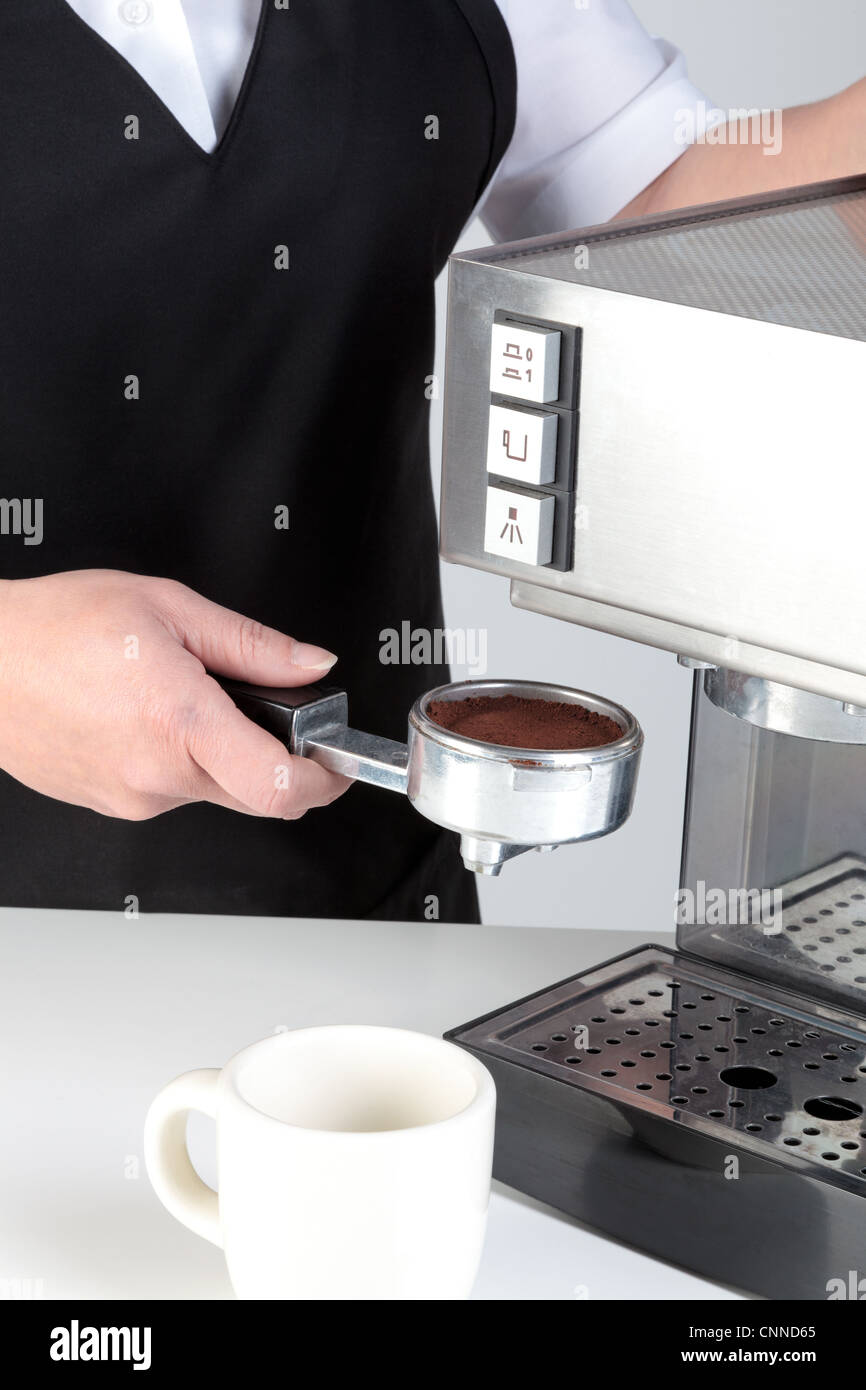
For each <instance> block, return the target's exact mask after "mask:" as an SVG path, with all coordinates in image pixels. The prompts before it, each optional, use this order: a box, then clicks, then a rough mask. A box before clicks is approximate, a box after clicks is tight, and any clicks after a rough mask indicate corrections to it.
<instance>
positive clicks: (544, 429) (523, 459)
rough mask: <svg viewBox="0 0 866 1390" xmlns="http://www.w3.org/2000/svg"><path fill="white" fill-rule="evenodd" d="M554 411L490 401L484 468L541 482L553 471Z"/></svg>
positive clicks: (548, 480) (548, 479) (517, 479)
mask: <svg viewBox="0 0 866 1390" xmlns="http://www.w3.org/2000/svg"><path fill="white" fill-rule="evenodd" d="M558 426H559V420H558V419H557V417H556V416H555V415H549V414H542V412H541V411H537V410H523V409H521V407H520V406H507V405H492V406H491V407H490V428H489V430H488V434H487V472H488V473H498V474H499V475H500V477H502V478H513V479H514V480H515V482H518V483H529V485H530V486H536V487H538V486H541V487H543V486H544V484H545V483H552V482H553V479H554V477H555V475H556V431H557V428H558Z"/></svg>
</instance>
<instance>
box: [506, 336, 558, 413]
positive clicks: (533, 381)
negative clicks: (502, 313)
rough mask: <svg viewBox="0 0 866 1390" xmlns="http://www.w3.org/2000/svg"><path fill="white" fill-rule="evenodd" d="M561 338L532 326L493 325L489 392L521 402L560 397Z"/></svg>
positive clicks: (550, 399)
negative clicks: (511, 397) (512, 397)
mask: <svg viewBox="0 0 866 1390" xmlns="http://www.w3.org/2000/svg"><path fill="white" fill-rule="evenodd" d="M561 342H562V334H561V333H557V332H556V330H555V329H553V328H536V327H534V326H533V325H532V324H530V323H521V324H518V323H494V325H493V342H492V350H491V354H490V389H491V391H496V392H497V393H498V394H499V395H500V396H516V397H518V399H520V400H522V401H536V402H538V403H543V402H544V401H555V400H557V399H558V397H559V349H560V344H561Z"/></svg>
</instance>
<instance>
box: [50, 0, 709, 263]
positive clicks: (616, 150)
mask: <svg viewBox="0 0 866 1390" xmlns="http://www.w3.org/2000/svg"><path fill="white" fill-rule="evenodd" d="M67 3H68V4H69V5H71V7H72V9H73V10H75V12H76V13H77V14H78V15H79V17H80V18H81V19H82V20H84V22H85V23H86V24H89V25H90V27H91V28H92V29H95V30H96V32H97V33H98V34H100V35H101V36H102V38H104V39H105V40H106V41H107V42H108V43H110V44H111V45H112V46H113V47H114V48H115V49H117V51H118V52H119V53H120V54H121V56H122V57H124V58H125V59H126V60H127V62H129V63H130V65H131V66H132V67H133V68H135V69H136V71H137V72H138V73H139V74H140V76H141V77H143V78H144V80H145V82H147V83H148V85H149V86H150V87H151V88H152V89H153V91H154V92H155V93H156V94H157V96H158V97H159V98H160V99H161V100H162V102H163V103H164V104H165V105H166V106H167V107H168V108H169V110H170V111H171V112H172V114H173V115H174V116H175V117H176V118H177V120H178V121H179V123H180V124H181V125H182V126H183V127H184V129H185V130H186V131H187V132H188V134H189V135H190V136H191V137H192V139H193V140H195V141H196V142H197V143H198V144H199V145H201V146H202V148H203V149H205V150H208V151H210V150H213V148H214V146H215V145H216V144H217V141H218V139H219V136H220V134H221V133H222V131H223V130H224V129H225V127H226V125H227V123H228V119H229V116H230V114H231V111H232V107H233V106H234V103H235V101H236V99H237V96H238V92H239V91H240V87H241V83H242V81H243V75H244V71H245V69H246V65H247V62H248V61H249V56H250V51H251V49H252V46H253V41H254V38H255V32H256V28H257V25H258V20H259V15H260V12H261V5H262V3H265V4H271V3H272V0H67ZM443 3H447V0H443ZM496 3H497V4H498V5H499V8H500V10H501V12H502V15H503V17H504V19H505V22H506V24H507V25H508V28H509V31H510V34H511V41H512V44H513V47H514V53H515V58H516V61H517V80H518V100H517V125H516V129H515V132H514V138H513V139H512V142H511V145H510V147H509V149H508V151H507V153H506V155H505V158H504V159H503V161H502V163H501V164H500V166H499V169H498V170H497V172H496V175H495V177H494V179H493V180H492V182H491V184H490V187H489V189H488V191H487V194H486V197H485V199H484V202H483V204H482V207H481V209H480V211H481V215H482V217H483V218H484V220H485V222H486V224H487V226H488V228H489V229H490V232H491V234H492V235H493V236H494V237H496V238H497V239H499V240H512V239H517V238H519V237H525V236H536V235H538V234H540V233H542V232H549V231H559V230H562V229H564V228H570V227H577V226H582V225H583V226H586V225H589V224H591V223H594V222H604V221H607V219H608V218H610V217H612V216H613V215H614V214H615V213H617V212H619V211H620V209H621V208H623V207H624V206H625V204H626V203H628V202H630V201H631V199H632V198H633V197H635V196H636V194H638V193H640V192H641V190H642V189H644V188H646V186H647V184H649V183H651V182H652V180H653V179H655V178H656V177H657V176H658V175H659V174H660V173H662V171H663V170H664V169H666V168H667V167H668V166H669V165H670V164H672V163H673V161H674V160H675V159H676V158H677V157H678V156H679V155H680V154H682V152H683V146H682V144H681V143H678V141H677V138H676V134H677V127H678V125H679V126H681V124H682V121H681V116H680V117H678V114H677V113H681V112H682V110H683V109H685V108H688V109H689V110H690V111H691V112H692V113H693V115H695V116H698V115H699V114H700V112H701V111H705V110H706V109H707V107H708V105H709V103H707V102H706V99H705V98H704V97H703V95H702V93H701V92H699V91H698V89H697V88H696V87H694V86H693V84H692V83H691V82H690V81H689V79H688V75H687V73H686V66H685V62H684V60H683V57H682V54H681V53H680V52H679V51H678V50H677V49H676V48H674V47H673V46H672V45H671V44H668V43H666V42H665V41H664V40H662V39H656V38H653V37H652V36H651V35H649V34H648V33H647V32H646V30H645V29H644V28H643V26H642V25H641V24H640V22H639V20H638V19H637V17H636V15H635V14H634V12H633V11H632V10H631V9H630V7H629V5H628V4H627V3H626V0H496ZM584 5H585V8H584ZM695 133H696V135H697V134H700V133H701V127H700V125H699V124H698V125H697V126H696V130H695Z"/></svg>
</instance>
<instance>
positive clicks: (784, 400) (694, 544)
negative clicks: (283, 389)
mask: <svg viewBox="0 0 866 1390" xmlns="http://www.w3.org/2000/svg"><path fill="white" fill-rule="evenodd" d="M864 388H866V178H855V179H849V180H845V181H837V182H834V183H828V184H820V185H812V186H809V187H805V188H801V189H794V190H789V191H787V192H784V193H780V194H776V195H772V196H767V197H761V198H757V199H749V200H744V201H743V200H741V201H736V202H729V203H722V204H715V205H710V206H707V207H703V208H695V209H689V210H686V211H683V212H679V213H675V214H672V215H669V214H665V215H664V216H662V217H656V218H649V219H641V220H637V221H633V222H624V223H617V224H612V225H606V226H601V227H597V228H592V229H589V230H587V231H581V232H578V233H572V234H563V235H558V236H553V237H546V238H539V239H533V240H529V241H524V242H520V243H515V244H511V245H504V246H496V247H493V248H488V249H486V250H483V251H479V252H472V253H466V254H458V255H456V256H455V257H454V258H453V259H452V263H451V267H450V284H449V309H448V337H447V349H446V380H445V393H444V395H445V402H444V406H445V419H444V463H443V483H442V505H441V517H442V522H441V551H442V554H443V556H444V557H445V559H446V560H449V561H452V562H455V563H457V564H463V565H470V566H474V567H477V568H479V569H483V570H488V571H491V572H494V573H497V574H501V575H503V576H504V577H505V578H506V579H508V580H509V581H510V593H511V602H512V603H513V604H514V605H516V606H517V607H520V608H523V609H529V610H532V611H534V612H536V613H540V614H545V615H548V616H553V617H558V618H562V619H564V620H565V621H566V622H570V623H578V624H582V625H584V626H587V627H591V628H597V629H601V630H603V631H605V632H608V633H612V634H615V635H618V636H620V637H623V638H626V639H630V640H632V641H637V642H643V643H649V644H651V645H653V646H656V647H660V648H664V649H667V650H668V651H670V652H671V653H672V654H673V655H675V656H677V657H678V658H679V660H680V662H681V663H682V665H683V666H685V667H687V668H690V669H691V670H692V672H693V675H692V677H691V678H692V680H693V683H694V688H693V701H692V717H691V733H690V752H689V766H688V783H687V796H686V804H685V808H684V834H683V851H682V868H681V882H680V895H679V898H678V914H677V938H676V939H677V948H676V950H669V949H667V948H663V947H660V946H656V945H652V944H649V945H647V946H645V947H642V948H640V949H639V950H637V951H633V952H631V953H629V954H627V955H624V956H621V957H618V958H616V959H615V960H611V961H608V962H606V963H603V964H600V965H599V966H598V967H597V968H595V969H593V970H590V971H588V972H584V973H583V974H581V975H580V976H576V977H574V978H572V979H568V980H565V981H561V982H559V983H556V984H554V985H552V986H551V987H550V988H549V989H546V990H543V991H541V992H539V993H538V994H536V995H534V996H532V997H531V998H527V999H523V1000H519V1001H516V1002H514V1003H512V1004H508V1005H506V1006H505V1007H503V1008H501V1009H498V1010H497V1011H496V1012H494V1013H493V1014H490V1015H488V1016H487V1017H485V1018H482V1019H477V1020H474V1021H473V1022H471V1023H468V1024H465V1025H463V1026H461V1027H459V1028H455V1029H454V1030H452V1031H451V1032H450V1033H449V1034H448V1035H447V1036H449V1037H450V1038H451V1039H452V1040H453V1041H455V1042H456V1043H458V1044H459V1045H460V1046H462V1047H465V1048H468V1049H469V1050H470V1051H472V1052H473V1053H475V1054H476V1055H477V1056H478V1057H479V1058H480V1059H481V1060H482V1061H483V1062H484V1063H485V1065H487V1066H488V1068H489V1069H490V1070H491V1071H492V1073H493V1075H494V1078H495V1080H496V1085H497V1090H498V1096H499V1102H498V1106H499V1108H498V1128H497V1140H496V1156H495V1163H494V1173H495V1176H496V1177H498V1178H499V1179H501V1180H502V1181H503V1182H505V1183H508V1184H511V1185H512V1186H514V1187H516V1188H518V1189H520V1190H521V1191H523V1192H525V1193H528V1194H530V1195H532V1196H534V1197H537V1198H541V1199H543V1200H544V1201H546V1202H549V1203H551V1204H553V1205H554V1206H556V1207H559V1208H561V1209H562V1210H564V1211H565V1212H568V1213H571V1214H572V1215H573V1216H575V1217H577V1218H579V1219H580V1220H583V1221H586V1222H588V1223H589V1224H591V1225H593V1226H595V1227H597V1228H600V1229H601V1230H603V1231H605V1232H607V1233H609V1234H611V1235H613V1236H615V1237H617V1238H620V1239H623V1240H625V1241H627V1242H629V1243H631V1244H634V1245H637V1246H639V1247H641V1248H643V1249H645V1250H647V1251H649V1252H651V1253H653V1254H655V1255H657V1256H660V1257H662V1258H665V1259H668V1260H671V1261H674V1262H676V1263H678V1264H680V1265H683V1266H685V1267H686V1268H689V1269H691V1270H693V1271H695V1272H698V1273H700V1274H704V1275H706V1276H709V1277H712V1278H714V1279H717V1280H721V1281H724V1282H727V1283H730V1284H732V1285H735V1286H737V1287H739V1288H742V1289H746V1290H750V1291H752V1292H755V1293H757V1294H761V1295H766V1296H769V1297H772V1298H782V1297H792V1298H807V1299H808V1298H815V1299H824V1298H828V1297H834V1296H838V1293H837V1292H835V1291H837V1290H838V1289H839V1288H840V1287H845V1288H846V1289H849V1290H850V1288H852V1287H853V1288H855V1289H858V1288H859V1289H861V1290H862V1291H864V1293H863V1296H866V1278H864V1280H863V1283H862V1284H860V1283H859V1279H860V1277H861V1276H866V573H864V567H863V557H864V554H866V547H864V537H866V427H864V416H863V404H862V400H861V396H860V393H861V391H863V390H864ZM684 678H686V677H685V676H684ZM553 795H554V798H555V793H553ZM612 828H615V827H612ZM627 869H628V866H627V865H624V866H623V873H624V877H625V876H626V875H627ZM673 887H674V885H672V889H673ZM635 926H636V927H644V926H645V927H646V929H647V935H648V938H649V939H650V940H651V938H652V934H653V931H654V930H655V929H657V928H662V929H667V928H668V926H669V924H668V923H667V922H664V923H653V922H645V923H644V922H643V921H641V919H640V916H639V913H638V915H637V917H636V920H635ZM852 1272H853V1274H854V1278H853V1281H852ZM647 1292H648V1294H650V1295H651V1293H652V1290H651V1289H648V1291H647ZM847 1296H851V1295H850V1293H849V1294H848V1295H847ZM853 1296H857V1295H856V1294H855V1295H853Z"/></svg>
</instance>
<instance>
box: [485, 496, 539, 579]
mask: <svg viewBox="0 0 866 1390" xmlns="http://www.w3.org/2000/svg"><path fill="white" fill-rule="evenodd" d="M554 507H555V502H554V499H553V498H552V497H546V496H544V495H542V494H541V493H537V494H533V493H528V492H511V491H510V490H509V489H507V488H504V487H488V489H487V514H486V517H485V522H484V549H485V550H486V551H487V553H488V554H489V555H502V556H503V557H504V558H505V559H506V560H520V561H521V562H522V563H523V564H524V565H548V564H550V561H551V559H552V557H553V515H554Z"/></svg>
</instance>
